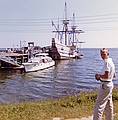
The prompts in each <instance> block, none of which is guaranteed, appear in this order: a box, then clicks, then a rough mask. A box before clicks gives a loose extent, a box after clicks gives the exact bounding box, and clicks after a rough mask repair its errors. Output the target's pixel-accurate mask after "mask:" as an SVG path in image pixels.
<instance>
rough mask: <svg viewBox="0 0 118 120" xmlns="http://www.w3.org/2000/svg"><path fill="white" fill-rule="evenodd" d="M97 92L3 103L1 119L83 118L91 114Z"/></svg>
mask: <svg viewBox="0 0 118 120" xmlns="http://www.w3.org/2000/svg"><path fill="white" fill-rule="evenodd" d="M117 91H118V89H114V91H113V101H114V112H115V113H116V114H115V120H118V119H117V118H118V92H117ZM96 97H97V92H82V93H81V94H79V95H76V96H69V97H64V98H61V99H58V100H47V101H39V102H27V103H26V102H25V103H20V104H1V105H0V120H52V118H54V117H62V118H65V119H66V118H81V117H83V116H90V115H92V113H93V107H94V105H95V100H96Z"/></svg>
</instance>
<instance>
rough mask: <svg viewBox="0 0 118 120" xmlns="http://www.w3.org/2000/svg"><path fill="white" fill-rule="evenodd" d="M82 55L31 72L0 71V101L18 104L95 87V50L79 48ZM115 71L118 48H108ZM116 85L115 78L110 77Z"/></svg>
mask: <svg viewBox="0 0 118 120" xmlns="http://www.w3.org/2000/svg"><path fill="white" fill-rule="evenodd" d="M82 53H83V54H84V58H82V59H78V60H63V61H59V62H58V63H57V64H56V66H54V67H51V68H49V69H45V70H42V71H38V72H32V73H20V71H8V70H7V71H6V70H4V71H3V70H2V71H0V103H14V102H16V103H18V102H24V101H36V100H42V99H43V100H44V99H48V98H58V97H62V96H67V95H74V94H76V93H79V92H80V91H81V90H82V91H88V90H89V91H90V90H94V89H96V88H97V87H98V86H99V84H100V82H98V81H96V80H95V78H94V75H95V73H97V72H100V69H101V67H102V59H101V58H100V55H99V49H83V50H82ZM110 56H111V57H112V58H113V61H114V63H115V66H116V73H117V72H118V49H110ZM114 84H115V86H117V85H118V80H117V78H116V79H115V80H114Z"/></svg>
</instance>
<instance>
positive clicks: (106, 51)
mask: <svg viewBox="0 0 118 120" xmlns="http://www.w3.org/2000/svg"><path fill="white" fill-rule="evenodd" d="M100 52H101V53H107V54H108V55H109V49H108V48H102V49H101V50H100Z"/></svg>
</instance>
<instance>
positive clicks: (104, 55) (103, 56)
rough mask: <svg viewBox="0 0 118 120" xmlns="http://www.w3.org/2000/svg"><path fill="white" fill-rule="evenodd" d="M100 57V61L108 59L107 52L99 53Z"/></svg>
mask: <svg viewBox="0 0 118 120" xmlns="http://www.w3.org/2000/svg"><path fill="white" fill-rule="evenodd" d="M101 57H102V59H107V58H108V52H107V51H102V52H101Z"/></svg>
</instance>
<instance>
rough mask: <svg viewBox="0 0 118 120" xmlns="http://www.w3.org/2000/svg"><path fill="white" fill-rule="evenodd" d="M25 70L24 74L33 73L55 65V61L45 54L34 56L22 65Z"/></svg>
mask: <svg viewBox="0 0 118 120" xmlns="http://www.w3.org/2000/svg"><path fill="white" fill-rule="evenodd" d="M22 64H23V65H24V68H25V72H34V71H38V70H43V69H46V68H49V67H52V66H54V65H55V61H54V60H52V58H51V57H49V56H48V54H46V53H40V54H36V55H35V56H34V57H31V58H30V59H29V61H28V62H26V63H22Z"/></svg>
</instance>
